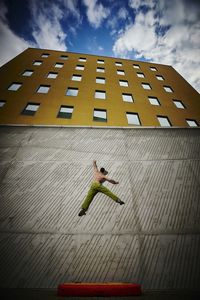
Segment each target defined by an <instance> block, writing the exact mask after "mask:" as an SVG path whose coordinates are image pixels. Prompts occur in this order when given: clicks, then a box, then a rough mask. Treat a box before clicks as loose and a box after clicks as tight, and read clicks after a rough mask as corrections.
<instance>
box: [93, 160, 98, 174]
mask: <svg viewBox="0 0 200 300" xmlns="http://www.w3.org/2000/svg"><path fill="white" fill-rule="evenodd" d="M93 167H94V170H95V171H97V172H98V171H99V170H98V168H97V161H96V160H93Z"/></svg>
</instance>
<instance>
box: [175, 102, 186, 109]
mask: <svg viewBox="0 0 200 300" xmlns="http://www.w3.org/2000/svg"><path fill="white" fill-rule="evenodd" d="M173 102H174V104H175V105H176V107H177V108H183V109H184V108H185V106H184V105H183V103H182V102H181V101H179V100H173Z"/></svg>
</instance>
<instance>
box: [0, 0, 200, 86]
mask: <svg viewBox="0 0 200 300" xmlns="http://www.w3.org/2000/svg"><path fill="white" fill-rule="evenodd" d="M27 47H37V48H44V49H54V50H63V51H72V52H79V53H89V54H96V55H105V56H114V57H121V58H130V59H135V60H143V61H152V62H156V63H163V64H169V65H172V66H173V67H174V68H175V69H176V70H177V71H178V72H179V73H180V74H181V75H182V76H183V77H184V78H185V79H186V80H187V81H188V82H189V83H190V84H191V85H192V86H193V87H194V88H196V90H198V91H200V1H199V0H18V1H16V0H0V65H3V64H4V63H6V62H7V61H9V60H10V59H12V58H13V57H15V56H16V55H17V54H19V53H20V52H21V51H23V50H24V49H26V48H27Z"/></svg>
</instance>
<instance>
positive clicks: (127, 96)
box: [122, 94, 133, 102]
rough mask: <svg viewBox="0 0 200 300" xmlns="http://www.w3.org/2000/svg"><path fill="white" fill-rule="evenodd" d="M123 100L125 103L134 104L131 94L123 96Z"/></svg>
mask: <svg viewBox="0 0 200 300" xmlns="http://www.w3.org/2000/svg"><path fill="white" fill-rule="evenodd" d="M122 99H123V101H124V102H133V97H132V95H131V94H122Z"/></svg>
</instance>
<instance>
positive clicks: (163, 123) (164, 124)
mask: <svg viewBox="0 0 200 300" xmlns="http://www.w3.org/2000/svg"><path fill="white" fill-rule="evenodd" d="M157 118H158V121H159V123H160V126H161V127H171V123H170V121H169V119H168V117H165V116H157Z"/></svg>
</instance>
